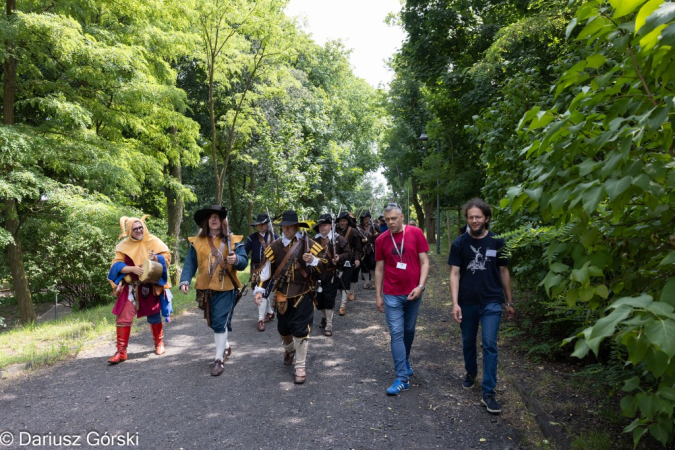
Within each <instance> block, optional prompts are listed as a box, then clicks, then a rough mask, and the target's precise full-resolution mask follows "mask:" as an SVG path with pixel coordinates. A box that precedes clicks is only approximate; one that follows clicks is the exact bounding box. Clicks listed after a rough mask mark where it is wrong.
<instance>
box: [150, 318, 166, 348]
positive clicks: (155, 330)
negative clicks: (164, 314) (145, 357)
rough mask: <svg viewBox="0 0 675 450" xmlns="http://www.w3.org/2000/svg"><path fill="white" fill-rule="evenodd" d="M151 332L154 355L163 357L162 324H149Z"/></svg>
mask: <svg viewBox="0 0 675 450" xmlns="http://www.w3.org/2000/svg"><path fill="white" fill-rule="evenodd" d="M150 329H151V330H152V339H153V340H154V341H155V355H163V354H164V353H165V352H166V350H165V349H164V327H163V326H162V322H160V323H153V324H150Z"/></svg>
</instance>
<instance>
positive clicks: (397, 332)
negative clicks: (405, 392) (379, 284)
mask: <svg viewBox="0 0 675 450" xmlns="http://www.w3.org/2000/svg"><path fill="white" fill-rule="evenodd" d="M420 303H422V295H420V296H419V297H417V299H416V300H413V301H408V296H407V295H387V294H384V315H385V316H386V318H387V325H388V326H389V335H390V336H391V356H392V357H393V358H394V367H395V368H396V378H399V379H400V380H401V381H404V382H407V381H408V368H407V367H406V364H405V363H406V361H407V360H408V358H409V357H410V347H412V343H413V339H415V324H416V323H417V312H418V311H419V309H420Z"/></svg>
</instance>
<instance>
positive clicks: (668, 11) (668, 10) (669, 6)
mask: <svg viewBox="0 0 675 450" xmlns="http://www.w3.org/2000/svg"><path fill="white" fill-rule="evenodd" d="M645 6H647V5H645ZM673 19H675V3H672V2H666V1H664V2H663V3H661V5H660V6H659V7H658V9H656V10H655V11H654V12H652V13H651V14H650V15H649V16H648V17H647V19H646V20H645V25H644V27H643V28H642V29H641V30H640V34H645V33H649V32H650V31H652V30H654V29H656V28H658V27H660V26H661V25H665V24H667V23H668V22H671V21H673ZM636 26H637V24H636Z"/></svg>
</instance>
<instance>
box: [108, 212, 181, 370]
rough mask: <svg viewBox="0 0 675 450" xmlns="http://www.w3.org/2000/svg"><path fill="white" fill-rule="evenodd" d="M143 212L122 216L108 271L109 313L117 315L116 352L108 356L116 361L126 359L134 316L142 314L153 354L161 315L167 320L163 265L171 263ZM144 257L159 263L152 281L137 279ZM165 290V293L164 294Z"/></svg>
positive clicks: (160, 335) (160, 340) (158, 345)
mask: <svg viewBox="0 0 675 450" xmlns="http://www.w3.org/2000/svg"><path fill="white" fill-rule="evenodd" d="M147 217H149V216H147V215H145V216H143V217H141V218H140V219H139V218H136V217H122V218H121V219H120V227H121V228H122V234H121V235H120V238H124V239H123V240H122V241H120V242H119V243H118V244H117V246H116V247H115V258H114V259H113V261H112V264H111V266H110V271H109V272H108V281H109V282H110V284H111V285H112V287H113V289H114V294H115V295H116V296H117V301H116V302H115V305H114V306H113V309H112V313H113V314H114V315H116V316H117V318H116V324H117V352H116V353H115V355H114V356H113V357H112V358H110V359H109V360H108V362H109V363H110V364H117V363H120V362H123V361H126V360H127V346H128V344H129V334H130V331H131V324H132V323H133V320H134V316H136V317H138V318H141V317H146V318H147V319H146V320H147V321H148V323H149V324H150V328H151V330H152V337H153V340H154V342H155V354H157V355H162V354H164V352H165V349H164V328H163V326H162V319H161V317H160V313H161V315H163V316H164V317H165V318H166V321H167V322H169V321H170V314H171V313H172V312H173V311H172V309H171V296H170V294H171V293H170V291H168V289H169V288H170V287H171V284H170V283H169V281H168V271H167V267H168V265H169V264H170V263H171V254H170V252H169V248H168V247H167V246H166V244H164V242H162V241H161V239H159V238H158V237H157V236H154V235H152V234H150V233H149V232H148V228H147V227H146V225H145V219H146V218H147ZM146 259H150V260H152V261H155V262H156V263H159V264H161V266H162V276H161V278H160V279H159V281H156V282H154V283H153V282H141V281H140V280H139V277H140V276H141V275H142V274H143V269H142V267H141V266H142V264H143V262H144V261H145V260H146ZM167 293H168V294H169V295H168V296H167Z"/></svg>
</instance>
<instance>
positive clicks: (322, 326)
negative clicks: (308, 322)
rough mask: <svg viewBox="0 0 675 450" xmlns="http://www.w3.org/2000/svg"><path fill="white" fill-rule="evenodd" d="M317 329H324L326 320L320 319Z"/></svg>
mask: <svg viewBox="0 0 675 450" xmlns="http://www.w3.org/2000/svg"><path fill="white" fill-rule="evenodd" d="M319 328H326V318H325V317H324V318H322V319H321V323H320V324H319Z"/></svg>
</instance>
